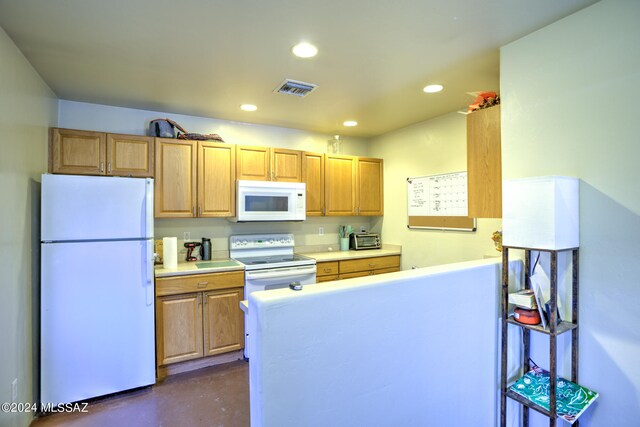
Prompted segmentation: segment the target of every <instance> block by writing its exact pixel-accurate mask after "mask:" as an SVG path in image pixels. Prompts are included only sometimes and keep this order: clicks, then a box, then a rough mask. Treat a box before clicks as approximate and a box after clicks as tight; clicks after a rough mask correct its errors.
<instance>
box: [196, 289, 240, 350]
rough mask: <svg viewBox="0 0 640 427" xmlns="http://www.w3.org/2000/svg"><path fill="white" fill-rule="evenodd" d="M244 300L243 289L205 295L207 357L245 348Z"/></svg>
mask: <svg viewBox="0 0 640 427" xmlns="http://www.w3.org/2000/svg"><path fill="white" fill-rule="evenodd" d="M243 299H244V291H243V289H242V288H235V289H227V290H224V291H212V292H206V293H204V355H205V356H213V355H215V354H220V353H227V352H229V351H234V350H240V349H242V348H244V315H243V313H242V310H240V301H242V300H243Z"/></svg>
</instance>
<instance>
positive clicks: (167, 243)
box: [162, 237, 178, 268]
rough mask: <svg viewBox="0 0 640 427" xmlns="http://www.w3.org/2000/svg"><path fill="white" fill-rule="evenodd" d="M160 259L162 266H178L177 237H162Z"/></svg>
mask: <svg viewBox="0 0 640 427" xmlns="http://www.w3.org/2000/svg"><path fill="white" fill-rule="evenodd" d="M162 259H163V267H164V268H178V238H177V237H164V238H163V239H162Z"/></svg>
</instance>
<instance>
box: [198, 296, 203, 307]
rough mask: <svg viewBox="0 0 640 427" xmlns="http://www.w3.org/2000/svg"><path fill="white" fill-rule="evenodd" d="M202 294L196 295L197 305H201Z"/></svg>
mask: <svg viewBox="0 0 640 427" xmlns="http://www.w3.org/2000/svg"><path fill="white" fill-rule="evenodd" d="M201 298H202V294H198V305H201V304H202V299H201Z"/></svg>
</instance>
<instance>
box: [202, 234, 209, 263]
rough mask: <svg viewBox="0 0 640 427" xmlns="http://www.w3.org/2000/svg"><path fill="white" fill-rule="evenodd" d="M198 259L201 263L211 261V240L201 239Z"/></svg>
mask: <svg viewBox="0 0 640 427" xmlns="http://www.w3.org/2000/svg"><path fill="white" fill-rule="evenodd" d="M200 259H201V260H202V261H211V239H207V238H206V237H203V238H202V244H201V245H200Z"/></svg>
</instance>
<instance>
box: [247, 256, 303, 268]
mask: <svg viewBox="0 0 640 427" xmlns="http://www.w3.org/2000/svg"><path fill="white" fill-rule="evenodd" d="M235 260H236V261H238V262H241V263H243V264H244V265H262V264H270V265H273V266H274V267H277V266H278V264H284V263H287V264H289V263H295V264H300V265H305V264H310V262H309V261H313V260H312V259H311V258H307V257H305V256H302V255H297V254H291V255H273V256H256V257H245V258H235Z"/></svg>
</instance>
